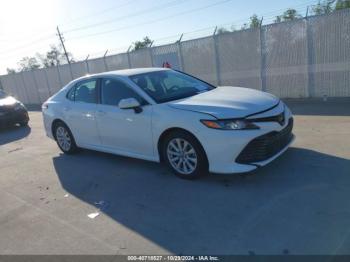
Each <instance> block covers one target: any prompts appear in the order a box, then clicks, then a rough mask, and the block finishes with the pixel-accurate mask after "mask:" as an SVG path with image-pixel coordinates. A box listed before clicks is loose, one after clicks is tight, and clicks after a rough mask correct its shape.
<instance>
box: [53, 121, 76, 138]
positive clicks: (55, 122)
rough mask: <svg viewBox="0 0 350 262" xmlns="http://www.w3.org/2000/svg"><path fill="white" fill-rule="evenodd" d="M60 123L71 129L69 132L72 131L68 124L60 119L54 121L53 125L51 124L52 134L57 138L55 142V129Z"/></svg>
mask: <svg viewBox="0 0 350 262" xmlns="http://www.w3.org/2000/svg"><path fill="white" fill-rule="evenodd" d="M58 123H63V124H64V125H65V126H66V127H67V128H68V129H69V131H71V130H70V128H69V127H68V125H67V123H66V122H64V121H63V120H62V119H60V118H56V119H55V120H53V121H52V124H51V133H52V136H53V137H54V138H55V140H56V134H55V127H56V125H57V124H58Z"/></svg>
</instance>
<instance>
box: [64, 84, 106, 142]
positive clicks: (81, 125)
mask: <svg viewBox="0 0 350 262" xmlns="http://www.w3.org/2000/svg"><path fill="white" fill-rule="evenodd" d="M97 86H98V79H89V80H84V81H81V82H78V83H77V84H76V85H75V86H74V88H73V89H72V90H71V91H70V92H69V93H68V97H67V98H68V99H69V100H70V103H67V104H66V105H65V106H64V108H63V111H64V114H65V118H66V121H67V123H68V126H69V128H70V129H71V131H72V132H73V135H74V138H75V140H76V142H77V144H78V145H81V146H96V145H100V144H101V143H100V138H99V136H98V131H97V124H96V108H97V94H98V92H97Z"/></svg>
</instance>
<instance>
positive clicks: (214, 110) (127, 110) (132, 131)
mask: <svg viewBox="0 0 350 262" xmlns="http://www.w3.org/2000/svg"><path fill="white" fill-rule="evenodd" d="M42 112H43V118H44V125H45V129H46V133H47V135H48V136H49V137H51V138H52V139H54V140H55V141H56V142H57V144H58V147H59V148H60V149H61V150H62V151H63V152H64V153H67V154H71V153H74V152H76V151H77V149H78V148H87V149H92V150H97V151H103V152H108V153H113V154H118V155H123V156H128V157H134V158H140V159H145V160H150V161H155V162H165V163H166V164H167V165H168V166H169V168H170V169H171V170H172V171H173V172H174V173H175V174H176V175H178V176H179V177H181V178H188V179H193V178H197V177H200V176H201V175H204V174H206V173H208V172H211V173H221V174H232V173H244V172H249V171H252V170H255V169H257V168H258V167H261V166H264V165H266V164H268V163H269V162H271V161H273V160H274V159H275V158H277V157H278V156H279V155H281V154H282V153H283V152H284V151H285V150H286V149H287V148H288V146H289V145H290V144H291V143H292V141H293V139H294V135H293V134H292V128H293V118H292V114H291V111H290V110H289V109H288V107H287V106H286V105H285V104H284V103H283V102H282V101H281V100H280V99H279V98H277V97H275V96H273V95H271V94H269V93H265V92H261V91H257V90H254V89H249V88H242V87H231V86H219V87H215V86H213V85H211V84H209V83H206V82H205V81H203V80H200V79H198V78H195V77H193V76H190V75H188V74H185V73H182V72H179V71H175V70H171V69H166V68H140V69H127V70H119V71H112V72H106V73H100V74H95V75H88V76H84V77H82V78H79V79H76V80H73V81H72V82H70V83H69V84H67V85H66V86H65V87H63V88H62V89H61V90H60V91H59V92H58V93H56V94H55V95H54V96H52V97H51V98H49V99H48V100H47V101H46V102H45V103H44V104H43V106H42Z"/></svg>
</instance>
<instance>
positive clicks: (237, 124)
mask: <svg viewBox="0 0 350 262" xmlns="http://www.w3.org/2000/svg"><path fill="white" fill-rule="evenodd" d="M201 122H202V124H204V125H205V126H206V127H209V128H214V129H222V130H243V129H259V127H258V126H257V125H255V124H253V123H251V122H249V121H247V120H244V119H236V120H201Z"/></svg>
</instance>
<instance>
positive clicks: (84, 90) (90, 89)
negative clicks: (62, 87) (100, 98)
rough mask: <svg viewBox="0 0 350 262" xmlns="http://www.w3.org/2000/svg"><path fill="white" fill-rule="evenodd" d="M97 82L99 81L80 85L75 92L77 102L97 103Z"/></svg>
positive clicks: (85, 82)
mask: <svg viewBox="0 0 350 262" xmlns="http://www.w3.org/2000/svg"><path fill="white" fill-rule="evenodd" d="M96 82H97V80H90V81H84V82H80V83H78V84H77V85H76V87H75V92H74V96H75V101H76V102H85V103H96Z"/></svg>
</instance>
